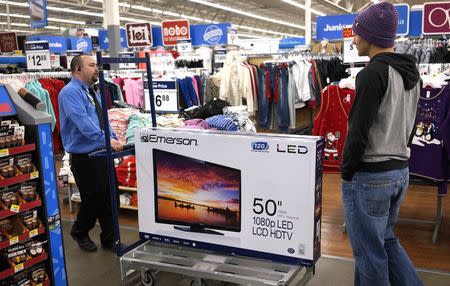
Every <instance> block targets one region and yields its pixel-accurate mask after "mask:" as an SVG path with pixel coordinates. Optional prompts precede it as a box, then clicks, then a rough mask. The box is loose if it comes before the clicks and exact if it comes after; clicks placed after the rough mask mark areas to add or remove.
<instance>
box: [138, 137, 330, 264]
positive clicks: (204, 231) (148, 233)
mask: <svg viewBox="0 0 450 286" xmlns="http://www.w3.org/2000/svg"><path fill="white" fill-rule="evenodd" d="M135 142H136V164H137V178H138V204H139V231H140V235H141V238H143V239H151V240H155V241H159V242H165V243H172V244H177V245H180V246H188V247H195V248H204V249H210V250H215V251H220V252H228V253H235V254H238V255H246V256H252V257H256V258H262V259H270V260H273V261H281V262H287V263H292V264H302V265H309V266H310V265H313V264H314V263H315V262H316V261H317V259H318V258H319V257H320V226H321V199H322V195H321V192H322V156H323V154H322V153H323V148H324V143H323V140H322V139H321V138H320V137H312V136H290V135H269V134H257V135H250V134H239V133H220V132H203V131H188V130H176V129H173V130H172V129H144V130H138V131H136V133H135Z"/></svg>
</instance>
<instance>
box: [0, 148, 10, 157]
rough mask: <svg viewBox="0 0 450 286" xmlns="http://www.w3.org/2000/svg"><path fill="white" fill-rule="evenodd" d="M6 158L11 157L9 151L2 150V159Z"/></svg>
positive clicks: (0, 155)
mask: <svg viewBox="0 0 450 286" xmlns="http://www.w3.org/2000/svg"><path fill="white" fill-rule="evenodd" d="M6 156H9V149H1V150H0V157H6Z"/></svg>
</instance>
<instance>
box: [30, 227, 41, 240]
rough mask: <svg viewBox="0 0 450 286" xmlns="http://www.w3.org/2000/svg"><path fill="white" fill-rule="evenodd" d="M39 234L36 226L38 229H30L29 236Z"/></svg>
mask: <svg viewBox="0 0 450 286" xmlns="http://www.w3.org/2000/svg"><path fill="white" fill-rule="evenodd" d="M38 234H39V232H38V229H37V228H36V229H33V230H31V231H30V235H29V237H30V238H32V237H35V236H36V235H38Z"/></svg>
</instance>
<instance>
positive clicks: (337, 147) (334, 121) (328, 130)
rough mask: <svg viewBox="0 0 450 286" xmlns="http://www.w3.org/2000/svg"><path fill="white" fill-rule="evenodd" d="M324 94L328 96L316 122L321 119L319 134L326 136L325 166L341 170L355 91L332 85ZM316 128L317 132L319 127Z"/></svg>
mask: <svg viewBox="0 0 450 286" xmlns="http://www.w3.org/2000/svg"><path fill="white" fill-rule="evenodd" d="M323 94H324V97H328V98H324V99H323V102H322V105H321V110H320V112H319V115H318V117H316V119H315V122H314V123H315V124H316V121H320V122H319V123H318V126H319V131H318V134H317V135H319V136H323V137H324V138H325V150H324V164H323V165H324V167H327V168H331V169H332V170H339V167H340V162H341V159H342V151H343V148H344V142H345V139H346V137H347V131H348V130H347V128H348V117H349V113H350V109H351V106H352V104H353V102H354V99H355V91H354V90H351V89H340V88H339V86H338V85H330V86H328V87H327V88H326V90H325V91H324V93H323ZM314 129H315V131H314V132H315V133H316V132H317V127H314ZM314 129H313V130H314Z"/></svg>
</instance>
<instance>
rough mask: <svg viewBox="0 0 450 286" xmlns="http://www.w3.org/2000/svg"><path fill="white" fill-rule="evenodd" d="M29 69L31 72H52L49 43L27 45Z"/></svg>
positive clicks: (29, 43) (27, 43)
mask: <svg viewBox="0 0 450 286" xmlns="http://www.w3.org/2000/svg"><path fill="white" fill-rule="evenodd" d="M25 55H26V58H27V69H28V70H29V71H40V70H51V69H52V65H51V58H50V47H49V44H48V42H47V41H32V42H26V43H25Z"/></svg>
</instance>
